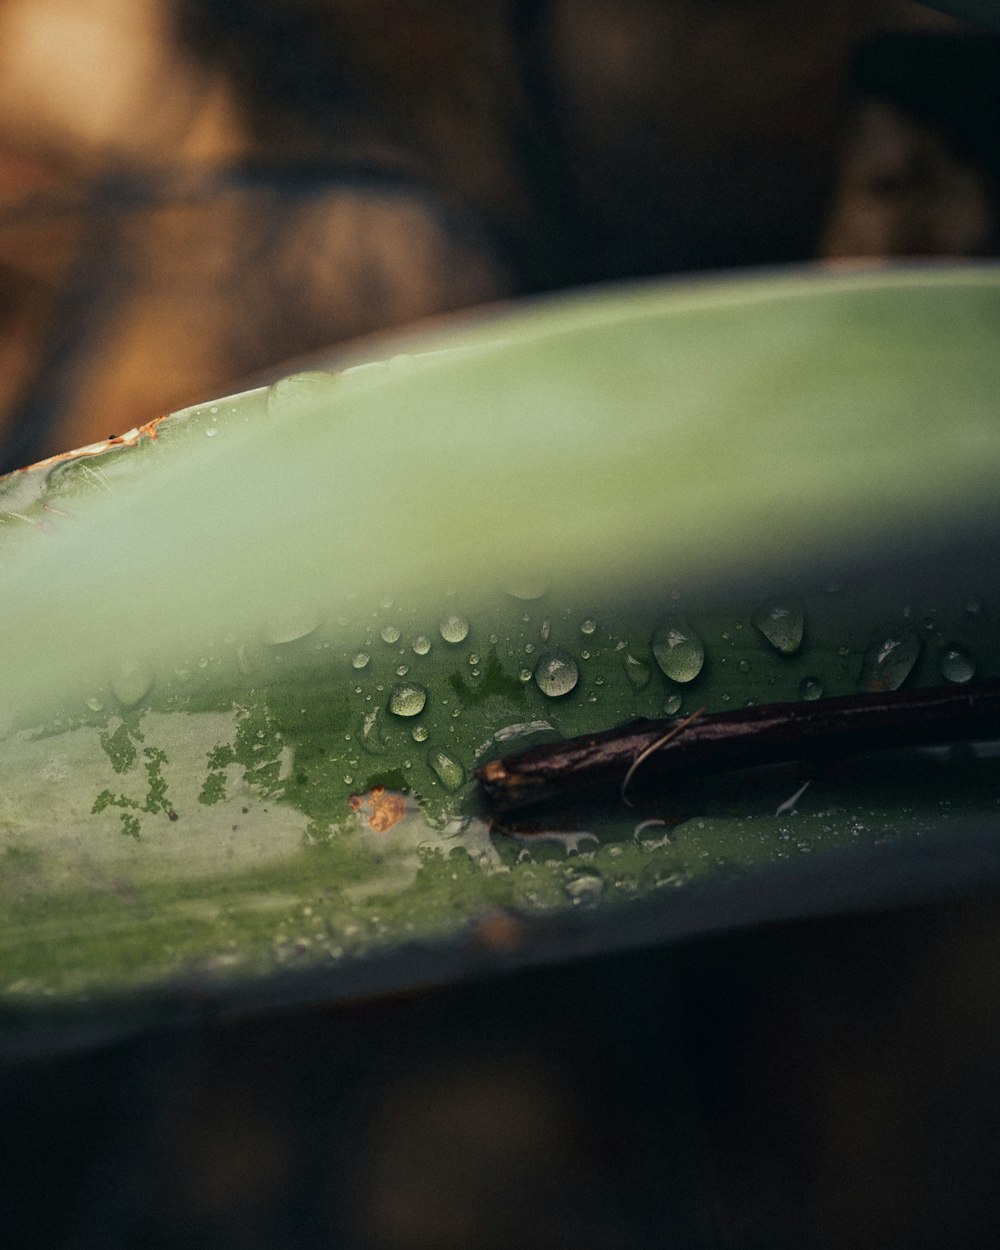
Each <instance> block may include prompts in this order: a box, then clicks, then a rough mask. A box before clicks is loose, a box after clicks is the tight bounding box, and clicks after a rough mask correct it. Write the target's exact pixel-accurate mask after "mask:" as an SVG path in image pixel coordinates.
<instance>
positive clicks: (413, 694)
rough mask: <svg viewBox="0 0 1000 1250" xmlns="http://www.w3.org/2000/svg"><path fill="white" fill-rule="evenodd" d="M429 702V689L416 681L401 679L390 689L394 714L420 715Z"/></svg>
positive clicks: (390, 699) (390, 705) (390, 701)
mask: <svg viewBox="0 0 1000 1250" xmlns="http://www.w3.org/2000/svg"><path fill="white" fill-rule="evenodd" d="M426 703H427V691H426V690H425V689H424V688H423V686H418V685H417V684H416V682H412V681H401V682H399V683H398V684H397V685H395V686H393V688H392V689H391V690H390V691H389V711H390V712H392V714H393V716H419V715H420V713H421V712H422V711H423V710H424V706H425V705H426Z"/></svg>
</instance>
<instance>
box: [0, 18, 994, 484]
mask: <svg viewBox="0 0 1000 1250" xmlns="http://www.w3.org/2000/svg"><path fill="white" fill-rule="evenodd" d="M998 68H1000V58H998V54H997V48H996V45H995V44H994V43H993V42H991V41H990V40H989V39H988V38H987V37H986V36H985V35H982V34H978V33H975V32H970V31H967V30H965V28H963V27H962V25H961V24H960V23H959V22H957V21H955V20H954V19H950V18H946V17H943V16H941V15H940V14H938V13H936V12H934V11H932V10H931V9H928V8H925V7H922V6H920V5H917V4H912V3H908V2H906V0H836V2H835V3H826V4H822V5H820V4H801V3H798V2H797V0H752V2H751V0H480V2H478V3H475V4H468V3H466V2H465V0H134V2H133V3H130V4H129V5H128V6H127V7H124V8H123V6H122V5H120V4H118V3H115V2H113V0H88V3H87V4H82V3H80V0H5V3H4V4H3V6H2V7H0V277H2V281H0V365H2V367H0V439H2V443H0V467H2V468H6V469H10V468H14V467H17V466H19V465H22V464H25V463H27V462H29V461H31V460H33V459H37V458H39V457H42V456H45V455H50V454H53V453H56V452H59V451H64V450H68V449H69V448H71V447H75V446H80V445H82V444H84V443H87V442H90V441H95V440H99V439H102V438H105V437H107V436H108V435H109V434H112V433H121V432H122V431H124V430H126V429H128V428H130V427H132V426H133V425H135V424H140V423H142V422H144V421H146V420H149V419H151V418H153V417H155V416H158V415H161V414H162V413H164V412H166V411H168V410H170V409H173V408H176V407H179V406H182V405H184V404H187V403H193V402H198V401H201V400H204V399H207V398H211V397H212V396H214V395H218V394H220V393H224V392H226V391H231V390H233V389H235V388H238V387H239V386H240V385H241V384H243V383H245V382H246V381H247V380H248V379H255V378H259V377H261V376H263V375H264V374H266V373H267V372H268V371H274V370H275V369H278V368H280V367H281V365H282V364H283V363H284V362H287V361H290V360H293V359H295V358H297V357H303V356H308V355H309V354H314V353H317V352H323V351H326V350H328V349H333V348H334V347H335V346H336V345H337V344H339V343H343V342H345V341H347V340H350V339H352V338H355V337H357V336H359V335H367V334H372V333H378V332H381V331H384V330H387V329H391V328H394V327H398V326H401V325H408V324H412V323H413V322H416V321H419V320H421V319H422V318H425V317H431V316H434V315H436V314H440V313H444V312H450V311H454V310H458V309H462V308H467V307H470V306H473V305H477V304H480V303H482V302H484V301H485V302H488V301H492V300H497V299H503V298H506V297H508V296H511V295H522V294H530V293H533V292H538V291H547V290H554V289H561V288H565V287H568V286H574V285H578V284H581V283H591V282H595V281H602V280H607V279H627V278H632V277H637V276H646V275H652V274H662V273H671V272H678V271H698V270H704V269H718V268H731V267H742V266H748V265H751V266H752V265H762V264H771V263H783V262H797V261H808V260H816V259H827V260H843V259H844V258H851V257H868V258H873V257H891V256H913V255H917V256H927V255H936V256H942V255H944V256H947V255H953V256H976V255H991V254H994V253H995V251H996V247H997V211H996V210H997V163H998V155H997V153H998V139H997V134H998V127H997V124H996V123H997V108H998V105H997V95H998V92H997V81H998V78H1000V75H998V72H997V70H998Z"/></svg>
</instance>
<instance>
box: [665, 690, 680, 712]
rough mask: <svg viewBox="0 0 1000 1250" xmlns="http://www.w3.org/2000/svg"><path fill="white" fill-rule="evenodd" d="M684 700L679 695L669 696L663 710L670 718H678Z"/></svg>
mask: <svg viewBox="0 0 1000 1250" xmlns="http://www.w3.org/2000/svg"><path fill="white" fill-rule="evenodd" d="M681 703H682V699H681V696H680V695H679V694H676V693H675V694H668V695H667V697H666V699H665V700H664V703H663V710H664V712H666V714H667V715H668V716H676V715H677V713H678V712H679V711H680V710H681Z"/></svg>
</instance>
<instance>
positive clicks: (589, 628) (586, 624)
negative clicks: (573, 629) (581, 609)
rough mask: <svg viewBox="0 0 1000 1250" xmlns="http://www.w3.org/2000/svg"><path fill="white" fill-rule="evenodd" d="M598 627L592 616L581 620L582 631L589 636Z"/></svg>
mask: <svg viewBox="0 0 1000 1250" xmlns="http://www.w3.org/2000/svg"><path fill="white" fill-rule="evenodd" d="M596 629H597V622H596V621H595V620H593V619H592V618H591V617H589V616H588V617H587V619H586V620H585V621H581V622H580V633H581V634H586V635H587V636H588V637H589V636H590V635H591V634H592V633H593V632H594V631H595V630H596Z"/></svg>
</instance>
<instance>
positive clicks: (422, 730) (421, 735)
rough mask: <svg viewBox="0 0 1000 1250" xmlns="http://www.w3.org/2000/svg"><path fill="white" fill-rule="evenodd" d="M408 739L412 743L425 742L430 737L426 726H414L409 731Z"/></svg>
mask: <svg viewBox="0 0 1000 1250" xmlns="http://www.w3.org/2000/svg"><path fill="white" fill-rule="evenodd" d="M410 737H411V738H412V739H413V741H414V742H426V741H427V739H428V738H429V737H430V731H429V730H428V728H427V726H426V725H414V726H413V728H412V729H411V730H410Z"/></svg>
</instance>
